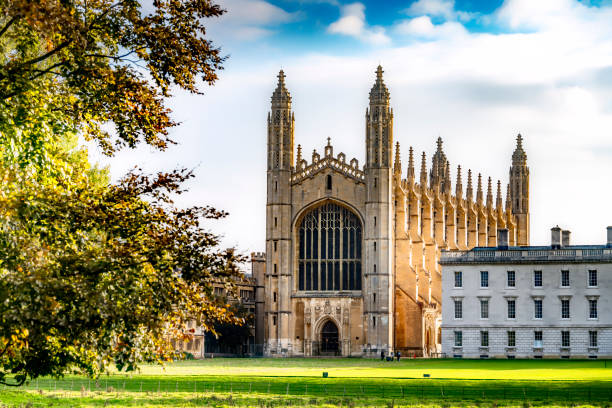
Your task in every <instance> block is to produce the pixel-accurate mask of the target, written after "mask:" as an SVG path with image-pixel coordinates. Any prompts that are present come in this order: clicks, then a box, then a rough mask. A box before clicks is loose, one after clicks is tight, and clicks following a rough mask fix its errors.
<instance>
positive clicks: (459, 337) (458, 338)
mask: <svg viewBox="0 0 612 408" xmlns="http://www.w3.org/2000/svg"><path fill="white" fill-rule="evenodd" d="M455 347H463V332H462V331H461V330H457V331H455Z"/></svg>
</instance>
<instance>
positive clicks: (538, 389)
mask: <svg viewBox="0 0 612 408" xmlns="http://www.w3.org/2000/svg"><path fill="white" fill-rule="evenodd" d="M22 388H24V389H26V390H43V391H73V392H78V391H81V392H84V391H87V392H92V391H93V392H95V391H104V392H147V393H151V392H153V393H174V392H182V393H229V394H234V393H235V394H246V393H249V394H265V395H272V396H274V395H277V396H278V395H284V396H312V397H327V396H329V397H368V398H388V399H392V398H394V399H410V398H414V399H421V400H422V399H449V400H459V401H461V400H529V401H568V402H569V401H576V402H589V401H600V402H601V401H612V386H608V385H607V384H602V385H601V386H599V385H597V386H581V385H580V384H565V385H563V386H547V385H525V386H514V385H512V386H504V387H500V386H497V385H493V384H491V385H489V386H487V385H486V384H477V385H456V384H442V385H423V384H419V385H413V384H410V380H407V381H406V383H405V384H397V385H373V384H351V383H344V384H341V383H329V384H325V383H309V382H299V383H298V382H279V381H269V382H266V381H253V382H248V381H242V382H219V381H206V380H197V381H195V380H194V381H188V380H179V381H175V380H166V381H164V380H153V379H142V380H140V379H119V378H112V377H110V378H102V379H99V380H89V379H82V378H79V379H69V378H65V379H57V380H56V379H49V378H42V379H37V380H34V381H31V382H29V383H28V384H26V385H24V386H23V387H22ZM2 389H4V390H8V389H10V390H15V388H13V387H4V388H2Z"/></svg>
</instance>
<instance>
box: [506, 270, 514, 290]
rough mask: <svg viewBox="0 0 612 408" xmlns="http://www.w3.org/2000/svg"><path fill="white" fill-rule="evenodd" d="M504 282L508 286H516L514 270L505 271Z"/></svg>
mask: <svg viewBox="0 0 612 408" xmlns="http://www.w3.org/2000/svg"><path fill="white" fill-rule="evenodd" d="M506 284H507V286H508V287H509V288H514V287H516V272H515V271H507V272H506Z"/></svg>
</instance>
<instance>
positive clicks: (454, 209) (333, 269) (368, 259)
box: [259, 66, 529, 356]
mask: <svg viewBox="0 0 612 408" xmlns="http://www.w3.org/2000/svg"><path fill="white" fill-rule="evenodd" d="M389 98H390V95H389V90H388V89H387V87H386V85H385V83H384V81H383V70H382V67H380V66H379V67H378V69H377V71H376V82H375V83H374V86H373V87H372V90H371V91H370V104H369V107H368V108H367V109H366V112H365V133H366V137H365V146H366V161H365V165H364V166H363V167H360V166H359V162H358V161H357V159H351V160H347V158H346V156H345V155H344V153H338V154H336V155H335V154H334V148H333V146H332V145H331V143H330V141H329V139H328V142H327V145H326V146H325V147H324V151H323V154H319V153H317V152H316V151H314V152H313V153H312V157H311V158H310V162H308V161H307V160H306V158H305V157H303V156H302V150H301V147H300V146H299V145H298V146H297V157H294V152H295V151H296V149H294V137H293V132H294V125H295V118H294V115H293V112H292V111H291V96H290V94H289V91H288V90H287V88H286V87H285V74H284V73H283V71H280V73H279V75H278V85H277V87H276V90H275V91H274V93H273V94H272V109H271V112H270V113H269V115H268V170H267V180H268V182H267V207H266V253H265V279H264V282H265V283H264V285H265V304H264V310H265V315H264V354H265V355H267V356H317V355H342V356H379V355H380V353H381V351H384V352H392V351H400V352H401V353H402V355H404V356H407V355H411V354H414V355H417V356H431V355H432V354H433V353H436V352H439V351H440V330H439V327H440V323H441V313H440V312H441V308H442V305H441V303H440V302H441V299H442V296H441V275H440V272H441V268H440V265H439V264H438V260H439V258H440V251H441V250H442V249H462V250H466V249H471V248H473V247H476V246H496V244H497V228H507V229H508V230H509V235H510V238H509V241H510V242H509V243H510V245H512V246H516V245H519V246H522V245H528V244H529V168H528V167H527V155H526V154H525V151H524V150H523V147H522V137H521V135H518V137H517V145H516V150H515V151H514V154H513V155H512V165H511V167H510V179H509V183H508V188H507V193H506V200H505V203H504V201H503V200H502V191H501V188H502V187H501V183H500V182H499V181H498V182H497V184H496V186H494V185H492V181H491V178H488V180H485V183H487V185H486V186H483V180H482V177H481V175H480V174H478V175H477V176H476V177H475V178H476V196H475V197H474V189H473V185H472V172H471V170H468V172H467V188H466V189H465V193H464V190H463V183H462V176H463V175H462V171H461V166H458V167H457V173H456V184H455V190H454V193H453V192H452V181H451V176H450V164H449V162H448V160H447V158H446V155H445V154H444V152H443V150H442V140H441V139H438V141H437V151H436V152H435V154H434V155H433V158H432V162H431V168H430V169H429V170H428V169H427V163H426V162H427V160H426V156H425V153H423V155H422V158H421V165H420V171H419V173H418V174H417V173H416V172H415V163H414V157H413V151H412V148H410V155H409V157H408V167H407V169H406V171H405V172H404V170H403V169H402V164H401V162H400V155H399V143H398V144H397V145H396V148H395V149H396V150H395V154H393V110H392V109H391V107H390V105H389ZM417 165H418V164H417ZM417 177H418V178H417ZM494 187H496V188H497V190H496V192H495V191H494ZM485 189H486V195H485ZM494 195H495V200H494ZM259 255H261V257H263V254H259ZM262 261H263V259H262ZM262 266H263V263H262Z"/></svg>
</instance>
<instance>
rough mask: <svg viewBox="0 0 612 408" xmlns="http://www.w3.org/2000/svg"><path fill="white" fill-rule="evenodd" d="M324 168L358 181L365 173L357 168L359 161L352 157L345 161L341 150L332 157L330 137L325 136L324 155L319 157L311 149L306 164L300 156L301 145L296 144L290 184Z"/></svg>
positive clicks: (363, 178)
mask: <svg viewBox="0 0 612 408" xmlns="http://www.w3.org/2000/svg"><path fill="white" fill-rule="evenodd" d="M325 169H333V170H335V171H337V172H339V173H341V174H343V175H344V176H346V177H349V178H352V179H353V180H355V181H357V182H360V183H364V182H365V173H364V172H363V171H362V170H360V169H359V161H358V160H357V159H355V158H353V159H351V161H350V162H348V163H347V162H346V155H345V154H344V153H342V152H341V153H338V156H336V157H334V148H333V146H332V145H331V139H330V138H327V146H325V153H324V156H323V157H321V155H320V154H319V153H317V151H316V150H313V152H312V160H311V162H310V164H308V162H307V161H306V159H303V158H302V147H301V146H300V145H298V153H297V164H296V167H295V168H294V169H293V171H292V172H291V184H297V183H300V182H302V181H303V180H304V179H306V178H309V177H313V176H314V175H315V174H317V173H319V172H321V171H323V170H325Z"/></svg>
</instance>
